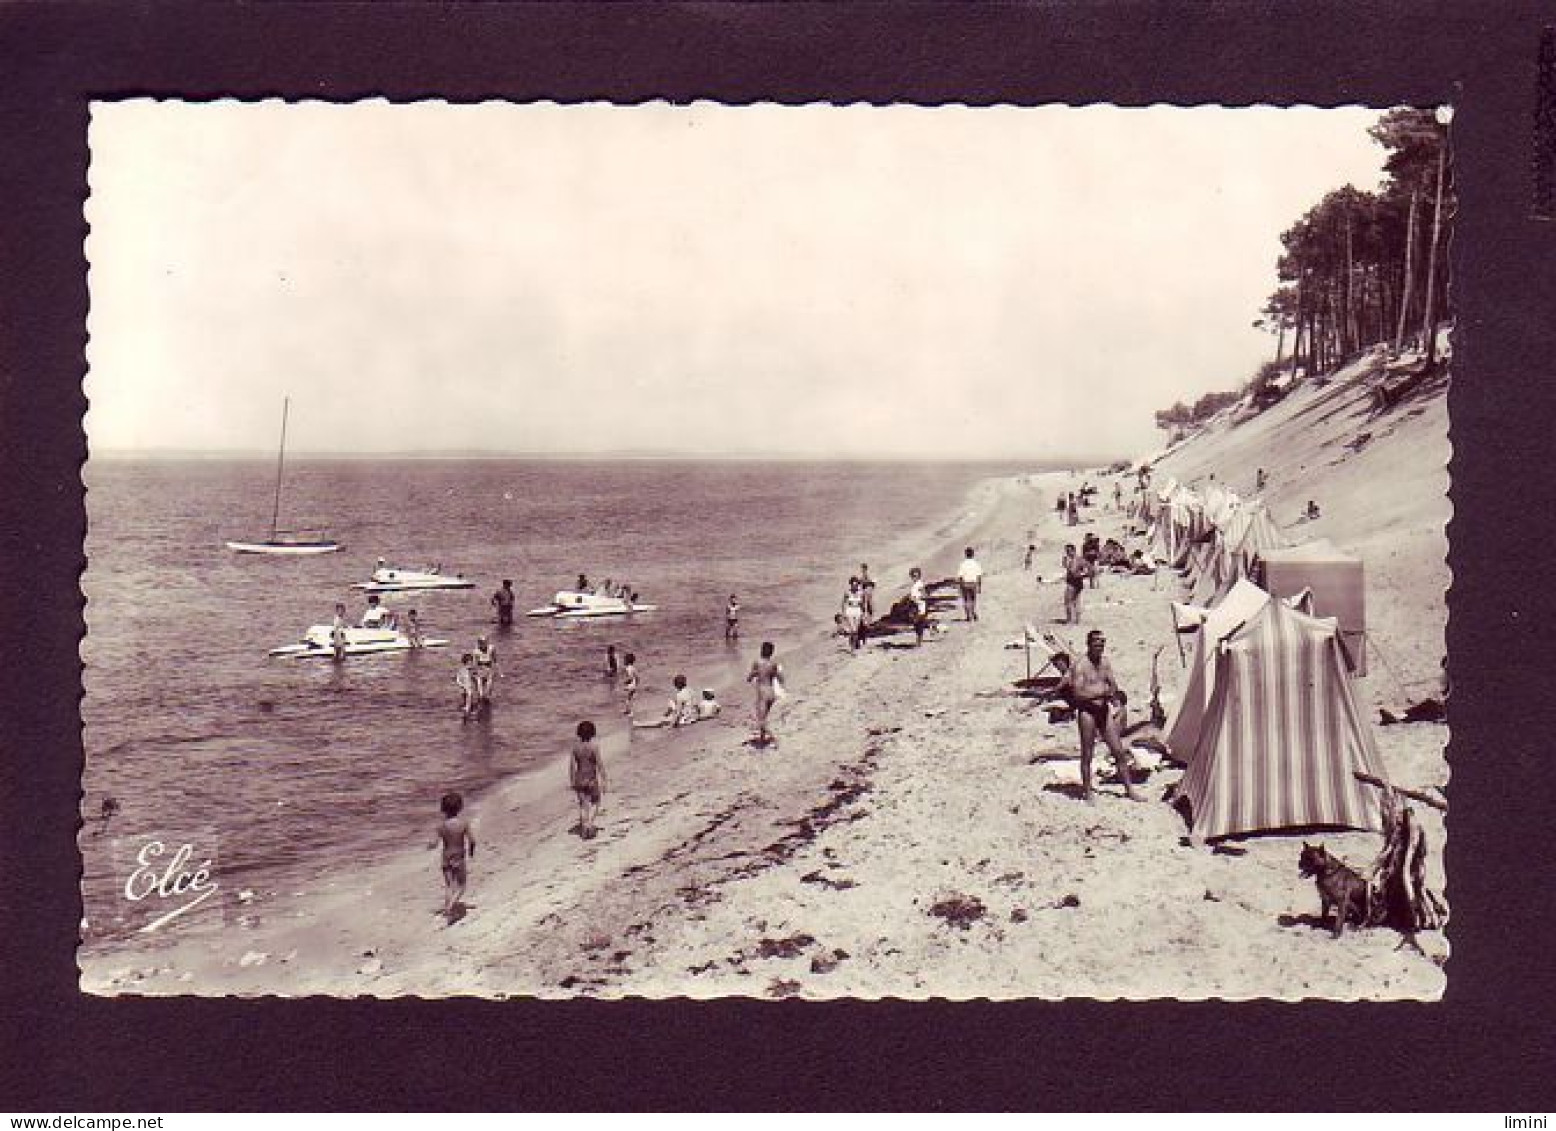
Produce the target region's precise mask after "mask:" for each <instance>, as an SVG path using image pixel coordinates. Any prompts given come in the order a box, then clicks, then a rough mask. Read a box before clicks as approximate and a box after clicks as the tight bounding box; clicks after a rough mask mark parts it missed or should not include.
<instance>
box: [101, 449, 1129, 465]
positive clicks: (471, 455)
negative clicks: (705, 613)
mask: <svg viewBox="0 0 1556 1131" xmlns="http://www.w3.org/2000/svg"><path fill="white" fill-rule="evenodd" d="M87 458H88V460H89V461H90V460H91V459H95V458H101V459H190V460H195V459H234V460H274V459H275V458H276V457H275V452H273V451H266V450H265V449H263V448H231V449H226V448H102V449H97V450H91V449H90V445H89V451H88V455H87ZM1120 458H1130V459H1131V461H1132V460H1133V458H1134V457H1119V456H1112V457H1108V456H1102V455H1096V454H1092V455H1089V456H1088V455H1076V454H1068V453H1067V454H1063V455H1052V456H1049V455H1045V456H1036V455H1031V454H1015V453H1001V454H997V455H985V454H971V453H956V454H936V455H905V454H901V453H884V452H883V453H845V454H825V453H820V452H777V451H773V452H676V451H658V450H650V451H645V450H626V451H602V452H535V451H494V450H489V449H473V450H461V449H450V450H438V451H356V452H345V451H302V452H290V451H289V452H287V459H289V460H290V459H303V460H306V459H330V460H374V459H405V460H504V459H508V460H555V461H558V462H581V461H586V460H642V461H645V462H646V461H654V460H696V461H706V462H742V461H744V462H753V463H755V462H774V463H778V462H787V463H807V462H826V463H1042V464H1061V465H1069V466H1092V465H1094V464H1104V465H1105V464H1109V463H1114V462H1117V461H1118V459H1120Z"/></svg>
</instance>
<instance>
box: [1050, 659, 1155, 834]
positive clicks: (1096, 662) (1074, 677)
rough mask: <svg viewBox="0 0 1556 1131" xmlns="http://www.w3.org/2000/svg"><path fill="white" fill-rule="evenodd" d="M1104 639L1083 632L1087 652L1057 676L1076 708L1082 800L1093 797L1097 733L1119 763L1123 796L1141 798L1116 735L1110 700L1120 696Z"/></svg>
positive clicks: (1059, 689)
mask: <svg viewBox="0 0 1556 1131" xmlns="http://www.w3.org/2000/svg"><path fill="white" fill-rule="evenodd" d="M1106 646H1107V639H1106V638H1105V637H1104V636H1103V635H1102V632H1101V631H1100V630H1099V629H1095V628H1094V629H1092V630H1091V631H1090V632H1088V633H1087V634H1086V654H1085V655H1084V656H1082V657H1081V658H1080V659H1078V660H1074V661H1072V662H1071V664H1070V670H1069V671H1067V672H1065V673H1064V676H1063V678H1061V679H1060V680H1059V686H1058V689H1057V690H1058V691H1059V693H1060V694H1061V695H1063V696H1065V698H1067V699H1068V700H1069V702H1070V705H1071V706H1072V707H1074V708H1075V725H1076V726H1077V727H1078V728H1079V730H1080V738H1081V786H1082V788H1083V789H1084V791H1085V800H1086V801H1087V802H1088V803H1089V802H1090V801H1091V800H1092V799H1093V797H1094V791H1093V789H1092V784H1091V755H1092V751H1093V750H1094V749H1095V748H1096V745H1097V736H1098V735H1099V734H1100V735H1101V736H1102V741H1103V742H1105V743H1106V744H1107V747H1108V749H1109V750H1110V751H1112V752H1113V760H1114V762H1115V763H1117V765H1118V777H1119V780H1120V781H1122V782H1123V783H1124V796H1125V797H1127V798H1129V800H1131V801H1144V800H1145V797H1144V796H1143V795H1141V793H1140V792H1139V791H1138V790H1137V789H1135V786H1134V782H1133V781H1132V780H1131V779H1130V765H1129V753H1128V751H1126V750H1125V749H1124V743H1123V741H1122V740H1121V739H1120V738H1119V736H1118V721H1117V718H1116V716H1115V715H1114V713H1113V703H1114V700H1116V699H1117V698H1118V697H1119V690H1118V680H1117V679H1116V678H1115V677H1114V675H1113V664H1112V663H1111V662H1110V661H1109V660H1108V659H1107V658H1106V657H1105V656H1103V654H1102V650H1103V649H1104V648H1105V647H1106Z"/></svg>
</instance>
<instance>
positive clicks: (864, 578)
mask: <svg viewBox="0 0 1556 1131" xmlns="http://www.w3.org/2000/svg"><path fill="white" fill-rule="evenodd" d="M859 596H860V598H861V600H863V602H864V619H865V620H866V621H867V622H868V621H871V620H874V619H875V582H874V581H872V580H871V579H870V567H869V565H868V564H867V563H865V562H860V563H859Z"/></svg>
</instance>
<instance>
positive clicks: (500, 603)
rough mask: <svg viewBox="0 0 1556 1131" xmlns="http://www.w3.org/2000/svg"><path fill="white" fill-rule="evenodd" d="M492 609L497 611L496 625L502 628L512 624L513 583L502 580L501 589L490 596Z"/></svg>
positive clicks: (505, 579) (508, 580)
mask: <svg viewBox="0 0 1556 1131" xmlns="http://www.w3.org/2000/svg"><path fill="white" fill-rule="evenodd" d="M492 607H493V608H495V609H496V610H497V623H498V625H499V626H501V627H503V628H507V627H508V626H510V625H511V624H513V581H512V580H511V579H509V578H504V579H503V583H502V588H501V589H499V590H497V592H495V593H493V594H492Z"/></svg>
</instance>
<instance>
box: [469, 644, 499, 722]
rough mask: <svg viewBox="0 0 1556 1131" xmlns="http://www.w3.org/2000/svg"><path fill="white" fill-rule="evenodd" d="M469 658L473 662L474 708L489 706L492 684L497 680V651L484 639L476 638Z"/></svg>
mask: <svg viewBox="0 0 1556 1131" xmlns="http://www.w3.org/2000/svg"><path fill="white" fill-rule="evenodd" d="M471 657H472V659H474V661H475V692H476V706H477V707H487V706H490V705H491V702H492V683H493V681H494V680H496V678H497V649H495V648H493V647H492V646H491V644H489V643H488V642H487V640H486V637H484V636H477V637H476V638H475V651H474V652H473V653H472V654H471Z"/></svg>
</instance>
